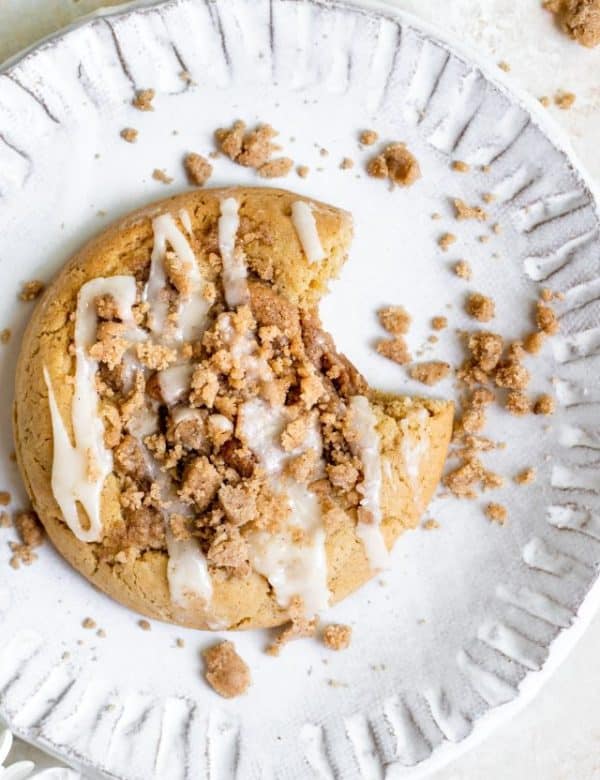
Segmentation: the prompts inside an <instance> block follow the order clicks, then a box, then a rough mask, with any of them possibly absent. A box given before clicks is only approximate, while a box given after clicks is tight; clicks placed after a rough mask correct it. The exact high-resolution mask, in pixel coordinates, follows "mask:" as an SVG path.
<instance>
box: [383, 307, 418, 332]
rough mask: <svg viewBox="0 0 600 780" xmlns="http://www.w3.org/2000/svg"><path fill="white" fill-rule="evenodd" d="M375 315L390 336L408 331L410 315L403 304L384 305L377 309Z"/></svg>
mask: <svg viewBox="0 0 600 780" xmlns="http://www.w3.org/2000/svg"><path fill="white" fill-rule="evenodd" d="M377 316H378V317H379V322H380V323H381V326H382V327H383V328H384V330H387V332H388V333H391V334H392V336H400V335H404V334H406V333H408V330H409V328H410V322H411V317H410V314H409V313H408V312H407V311H406V309H405V308H404V307H403V306H386V307H384V308H383V309H379V311H378V312H377Z"/></svg>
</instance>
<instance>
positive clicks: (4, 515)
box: [0, 512, 13, 528]
mask: <svg viewBox="0 0 600 780" xmlns="http://www.w3.org/2000/svg"><path fill="white" fill-rule="evenodd" d="M12 524H13V522H12V518H11V516H10V515H9V514H8V512H0V528H12Z"/></svg>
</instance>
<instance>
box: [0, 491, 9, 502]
mask: <svg viewBox="0 0 600 780" xmlns="http://www.w3.org/2000/svg"><path fill="white" fill-rule="evenodd" d="M10 498H11V496H10V493H9V492H8V490H0V506H8V505H9V504H10Z"/></svg>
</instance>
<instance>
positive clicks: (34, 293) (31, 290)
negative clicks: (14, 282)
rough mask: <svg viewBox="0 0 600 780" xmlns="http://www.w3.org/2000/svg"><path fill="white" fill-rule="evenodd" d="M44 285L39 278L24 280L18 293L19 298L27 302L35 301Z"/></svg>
mask: <svg viewBox="0 0 600 780" xmlns="http://www.w3.org/2000/svg"><path fill="white" fill-rule="evenodd" d="M45 287H46V285H45V284H44V282H40V280H39V279H32V280H31V281H30V282H24V283H23V285H22V287H21V292H20V293H19V299H20V300H21V301H25V303H29V302H30V301H35V299H36V298H39V296H40V295H41V294H42V293H43V292H44V288H45Z"/></svg>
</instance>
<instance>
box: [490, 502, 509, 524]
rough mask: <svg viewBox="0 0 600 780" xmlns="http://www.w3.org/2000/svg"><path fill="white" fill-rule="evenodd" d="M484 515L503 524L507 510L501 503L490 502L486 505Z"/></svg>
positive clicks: (494, 521)
mask: <svg viewBox="0 0 600 780" xmlns="http://www.w3.org/2000/svg"><path fill="white" fill-rule="evenodd" d="M485 516H486V517H487V518H488V520H491V521H492V522H493V523H498V524H499V525H504V523H505V522H506V518H507V517H508V512H507V510H506V507H505V506H503V505H502V504H496V503H494V502H492V503H490V504H488V505H487V506H486V508H485Z"/></svg>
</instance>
